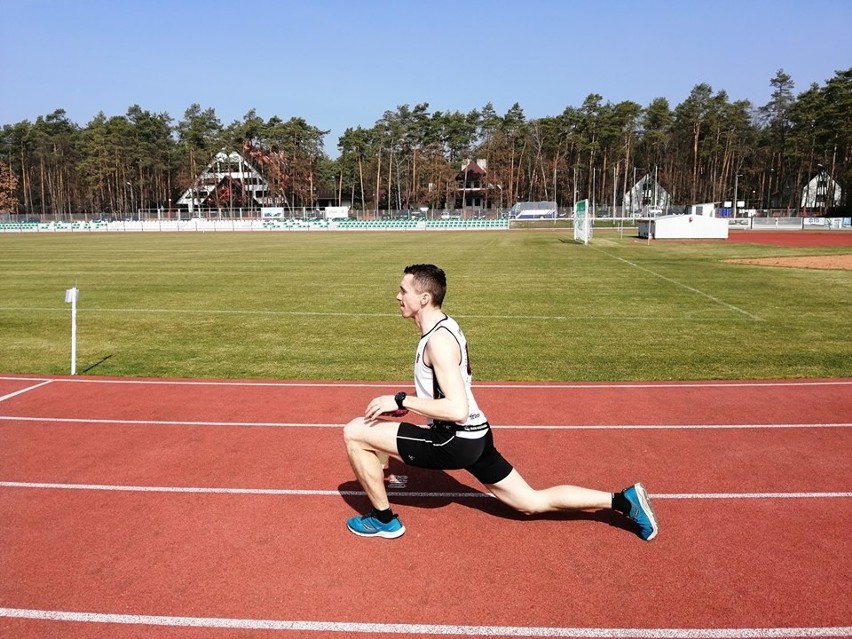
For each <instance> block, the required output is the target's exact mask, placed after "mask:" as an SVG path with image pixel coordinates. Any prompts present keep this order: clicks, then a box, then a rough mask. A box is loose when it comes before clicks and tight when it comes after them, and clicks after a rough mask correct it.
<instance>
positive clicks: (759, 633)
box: [0, 608, 852, 639]
mask: <svg viewBox="0 0 852 639" xmlns="http://www.w3.org/2000/svg"><path fill="white" fill-rule="evenodd" d="M0 617H9V618H15V619H34V620H39V621H65V622H78V623H107V624H131V625H137V626H168V627H177V628H217V629H239V630H267V631H269V630H273V631H290V632H325V633H328V632H347V633H358V634H367V635H379V634H397V635H417V636H431V635H456V636H468V637H577V638H584V639H589V638H597V639H627V638H635V639H698V638H702V637H703V638H709V639H735V638H740V639H742V638H745V639H774V638H784V637H848V636H850V634H852V626H825V627H819V626H806V627H800V628H767V627H762V628H760V627H759V628H560V627H552V626H545V627H535V626H463V625H445V624H402V623H356V622H346V621H301V620H283V619H280V620H279V619H234V618H228V617H177V616H162V615H136V614H117V613H96V612H71V611H63V610H33V609H26V608H0Z"/></svg>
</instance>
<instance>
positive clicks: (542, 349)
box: [0, 230, 852, 380]
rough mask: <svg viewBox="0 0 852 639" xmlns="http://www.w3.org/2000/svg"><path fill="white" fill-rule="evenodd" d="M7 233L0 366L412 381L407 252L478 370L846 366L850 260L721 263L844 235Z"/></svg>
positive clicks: (604, 372)
mask: <svg viewBox="0 0 852 639" xmlns="http://www.w3.org/2000/svg"><path fill="white" fill-rule="evenodd" d="M568 240H569V231H561V230H557V231H509V232H506V231H493V232H490V231H489V232H441V233H424V232H410V233H356V232H350V233H324V232H314V233H253V234H249V233H244V234H222V233H207V234H189V233H188V234H165V233H162V234H160V233H152V234H145V235H141V234H139V235H136V234H115V235H113V234H109V235H107V234H91V235H88V234H87V235H71V234H68V235H60V234H50V235H48V234H39V235H35V234H33V235H27V234H22V235H0V372H6V373H28V374H63V373H68V372H69V369H70V305H68V304H65V303H64V291H65V289H66V288H70V287H72V286H74V285H75V284H76V285H77V286H78V287H79V288H80V291H81V293H80V295H81V297H80V305H79V311H78V358H77V371H78V373H87V374H92V375H117V376H153V377H164V376H169V377H214V378H272V379H329V380H335V379H341V380H385V379H387V380H404V379H408V378H409V377H410V375H411V365H412V361H411V359H412V356H413V353H414V348H415V344H416V340H417V334H416V329H415V328H414V326H413V324H412V323H410V322H406V321H404V320H401V319H400V318H399V315H398V308H397V305H396V301H395V299H394V297H395V295H396V293H397V288H398V284H399V280H400V278H401V276H402V268H403V267H404V266H405V265H406V264H411V263H415V262H427V261H428V262H434V263H437V264H439V265H440V266H442V267H443V268H444V269H445V270H446V271H447V275H448V280H449V293H448V295H447V299H446V302H445V305H444V308H445V310H446V311H447V312H448V313H450V314H452V315H454V316H455V317H457V318H458V319H459V320H460V322H461V324H462V326H463V328H464V329H465V332H466V334H467V336H468V339H469V341H470V348H471V357H472V361H473V365H474V372H475V376H476V379H478V380H667V379H680V380H690V379H741V378H744V379H761V378H763V379H765V378H799V377H833V376H849V375H850V374H852V339H850V338H852V329H850V322H849V318H850V308H852V277H850V274H849V272H844V271H823V270H804V269H788V268H765V267H756V266H745V265H734V264H727V263H725V262H724V261H723V260H725V259H728V258H742V257H768V256H777V255H808V254H828V253H832V252H835V253H842V252H848V249H842V248H840V249H838V248H834V249H831V248H826V249H801V248H797V249H784V248H778V247H770V246H759V245H751V244H735V243H728V242H718V243H715V242H711V243H691V242H677V243H666V242H662V241H661V242H653V243H651V244H650V245H649V244H648V243H647V242H645V241H640V240H637V238H636V237H635V236H628V235H625V236H624V237H620V233H619V232H618V231H614V232H610V233H601V234H598V236H596V238H595V241H594V243H593V244H591V245H589V246H581V245H578V244H574V243H572V242H569V241H568Z"/></svg>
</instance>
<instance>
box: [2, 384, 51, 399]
mask: <svg viewBox="0 0 852 639" xmlns="http://www.w3.org/2000/svg"><path fill="white" fill-rule="evenodd" d="M52 383H53V380H52V379H46V380H44V381H42V382H41V383H39V384H33V385H32V386H27V387H26V388H22V389H21V390H17V391H15V392H14V393H8V394H6V395H3V396H2V397H0V402H5V401H6V400H7V399H11V398H13V397H17V396H18V395H23V394H24V393H29V392H30V391H32V390H35V389H36V388H41V387H42V386H46V385H47V384H52Z"/></svg>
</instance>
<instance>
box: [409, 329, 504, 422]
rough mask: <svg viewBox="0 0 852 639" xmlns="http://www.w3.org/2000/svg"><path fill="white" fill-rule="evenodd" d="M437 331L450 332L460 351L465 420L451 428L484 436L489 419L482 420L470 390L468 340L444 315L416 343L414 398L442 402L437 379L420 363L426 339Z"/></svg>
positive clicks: (483, 418) (483, 417)
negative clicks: (465, 399)
mask: <svg viewBox="0 0 852 639" xmlns="http://www.w3.org/2000/svg"><path fill="white" fill-rule="evenodd" d="M438 330H447V331H449V332H450V335H452V336H453V337H454V338H455V340H456V342H458V344H459V350H460V351H461V361H460V362H459V373H461V376H462V380H464V389H465V393H466V394H467V408H468V417H467V420H465V421H463V422H453V423H452V426H454V427H455V428H456V429H457V430H458V431H466V432H465V434H468V433H469V434H470V435H473V434H474V433H476V435H484V434H485V432H486V431H487V430H488V420H487V419H486V417H485V413H483V412H482V411H481V410H480V409H479V406H478V405H477V403H476V400H475V399H474V397H473V392H472V391H471V382H472V379H473V378H472V375H471V369H470V362H469V360H468V353H467V340H466V339H465V336H464V333H462V330H461V328H460V327H459V325H458V323H457V322H456V321H455V320H454V319H453V318H452V317H448V316H447V315H444V319H442V320H440V321H439V322H438V323H437V324H435V326H433V327H432V329H431V330H430V331H429V332H428V333H426V334H425V335H423V336H421V337H420V342H419V343H418V344H417V354H416V355H415V357H414V386H415V388H416V389H417V396H418V397H425V398H426V399H441V398H442V397H444V393H443V391H442V390H441V388H440V387H439V386H438V380H437V379H435V371H434V370H433V369H432V367H431V366H427V365H426V363H425V362H424V361H423V359H424V357H423V354H424V352H425V351H426V344H427V343H428V342H429V338H430V337H431V336H432V335H434V334H435V332H436V331H438ZM428 421H429V424H430V425H431V426H438V423H436V420H433V419H431V418H430V419H429V420H428Z"/></svg>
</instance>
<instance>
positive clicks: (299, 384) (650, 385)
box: [0, 376, 852, 390]
mask: <svg viewBox="0 0 852 639" xmlns="http://www.w3.org/2000/svg"><path fill="white" fill-rule="evenodd" d="M52 380H53V381H55V382H59V383H69V384H129V385H136V384H138V385H157V386H212V387H220V386H225V387H227V386H235V387H253V386H256V387H259V388H262V387H284V388H287V387H295V388H398V387H400V386H404V385H407V384H410V382H321V381H317V382H307V381H280V382H279V381H237V380H234V381H228V380H204V379H196V380H168V379H102V378H97V377H56V378H52ZM0 381H37V382H43V381H46V380H45V378H44V377H4V376H0ZM799 386H802V387H808V386H852V379H825V380H799V379H791V380H776V381H765V382H758V381H754V382H752V381H733V382H620V383H596V382H586V383H582V384H580V383H576V384H571V383H559V382H555V383H538V382H530V383H524V382H519V383H517V384H507V383H500V382H479V383H474V385H473V387H474V388H496V389H518V390H527V389H552V390H564V389H578V390H612V389H631V388H642V389H661V390H677V389H680V388H707V389H712V388H784V387H799Z"/></svg>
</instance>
